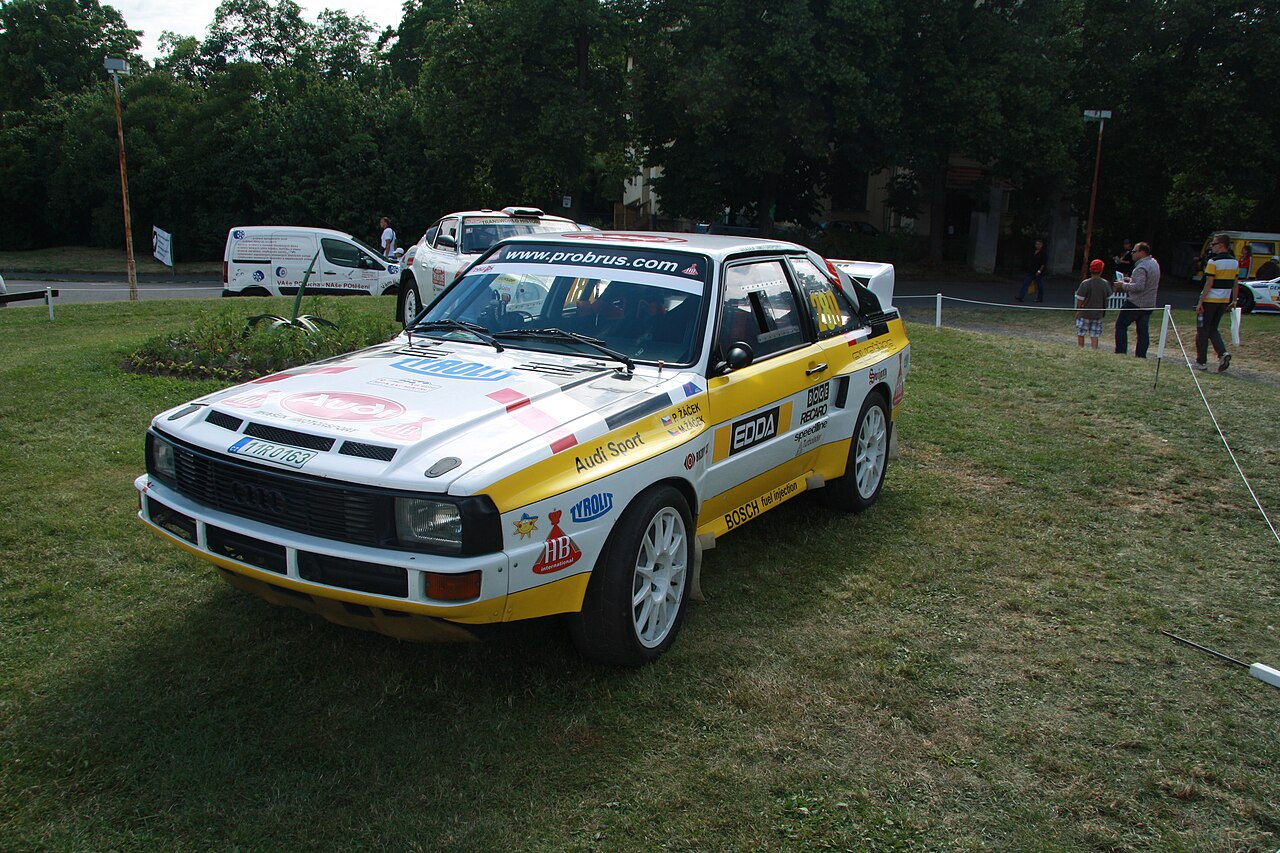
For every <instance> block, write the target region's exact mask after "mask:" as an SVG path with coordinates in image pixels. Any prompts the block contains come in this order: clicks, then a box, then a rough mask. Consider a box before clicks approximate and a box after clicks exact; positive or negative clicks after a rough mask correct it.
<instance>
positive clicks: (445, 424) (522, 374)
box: [153, 335, 692, 494]
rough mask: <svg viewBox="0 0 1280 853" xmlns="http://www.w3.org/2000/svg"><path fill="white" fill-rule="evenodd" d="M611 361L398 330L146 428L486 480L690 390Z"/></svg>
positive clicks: (381, 472) (445, 482)
mask: <svg viewBox="0 0 1280 853" xmlns="http://www.w3.org/2000/svg"><path fill="white" fill-rule="evenodd" d="M620 367H621V365H618V364H616V363H614V362H612V361H609V360H604V359H597V358H595V357H594V356H587V357H583V356H574V355H561V354H552V353H543V352H536V351H531V350H518V349H512V348H507V349H505V350H504V351H503V352H501V353H499V352H497V351H495V350H494V349H493V348H492V347H488V346H482V345H471V344H469V343H461V342H455V341H437V340H431V339H424V338H421V337H418V338H415V339H414V340H413V341H412V342H410V341H409V340H408V338H407V337H406V336H404V335H401V336H400V337H399V338H397V339H395V340H393V341H391V342H389V343H387V344H384V345H381V346H377V347H372V348H370V349H366V350H362V351H360V352H356V353H352V354H350V355H347V356H343V357H340V358H336V359H331V360H329V361H325V362H319V363H316V364H312V365H308V366H306V367H301V368H297V369H293V370H288V371H285V372H283V373H278V374H274V375H272V376H266V377H263V378H261V379H257V380H254V381H252V382H249V383H246V384H244V385H238V386H235V387H232V388H228V389H226V390H223V391H219V392H217V393H214V394H210V395H208V396H205V397H202V398H200V399H198V400H195V401H193V403H191V404H189V405H187V406H185V407H179V408H177V409H174V410H171V411H169V412H164V413H162V414H161V415H159V416H158V417H157V418H156V419H155V420H154V421H153V426H154V427H155V428H156V429H158V430H160V431H161V432H164V433H166V434H168V435H171V436H173V437H175V438H177V439H179V440H182V441H185V442H187V443H189V444H193V445H196V446H198V447H201V448H204V449H206V450H209V451H212V452H215V453H221V454H226V453H229V452H235V451H231V448H232V446H233V445H235V444H236V443H237V442H241V441H243V440H244V439H245V438H246V437H247V436H251V437H255V438H258V439H260V440H262V441H267V442H271V443H275V444H280V445H286V446H288V447H302V448H307V449H311V450H316V451H317V452H316V453H315V455H314V456H312V457H311V458H310V459H308V460H307V461H306V462H305V463H304V464H303V465H302V466H301V467H300V468H299V469H298V470H296V471H293V472H292V473H298V474H303V475H309V476H318V477H325V478H333V479H340V480H343V481H346V482H355V483H361V484H366V485H371V486H380V487H391V488H405V489H412V490H418V491H421V490H428V491H433V492H449V491H452V487H453V486H454V484H456V483H458V481H459V480H460V479H461V478H464V477H465V476H466V475H467V474H468V473H469V472H473V471H475V469H476V468H478V467H480V466H485V477H484V479H486V480H489V479H496V478H497V477H500V476H504V475H505V474H507V473H510V472H514V471H516V470H519V469H521V468H523V467H525V466H527V465H529V464H532V463H533V462H536V461H538V460H540V459H544V458H547V457H549V456H551V455H553V454H554V453H558V452H560V451H562V450H566V449H568V448H570V447H574V446H576V445H577V444H580V443H583V442H586V441H589V440H591V439H593V438H596V437H598V436H600V435H603V434H605V433H606V432H608V431H610V430H613V429H618V428H620V427H622V426H624V425H625V424H626V423H628V422H629V421H631V420H639V419H640V418H643V417H645V416H647V415H651V414H653V413H654V411H656V410H657V409H659V408H662V407H665V406H669V405H670V404H671V400H672V399H676V398H681V397H683V396H687V394H688V392H687V391H679V390H678V389H680V388H682V387H688V383H689V381H690V379H691V378H692V377H691V376H690V375H688V374H680V373H672V372H671V371H670V370H667V371H666V373H665V375H664V376H660V375H659V372H658V370H657V369H656V368H646V367H644V366H640V367H638V368H637V370H636V372H635V373H633V374H630V375H628V374H627V373H626V372H625V371H623V370H621V369H619V368H620ZM668 386H670V388H668ZM673 392H674V393H673ZM238 458H241V459H243V458H244V457H243V455H240V456H238ZM245 461H246V462H247V463H249V464H257V465H263V466H265V467H268V468H274V469H279V470H289V469H287V468H285V467H284V466H279V465H275V464H272V463H269V462H262V461H258V460H249V459H245ZM290 467H293V468H296V467H297V466H290ZM483 485H484V484H483V483H480V484H478V486H477V484H476V483H472V484H470V487H469V488H466V489H462V490H461V491H458V492H456V493H458V494H467V493H471V490H472V488H477V487H478V488H483Z"/></svg>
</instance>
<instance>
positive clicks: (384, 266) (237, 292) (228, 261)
mask: <svg viewBox="0 0 1280 853" xmlns="http://www.w3.org/2000/svg"><path fill="white" fill-rule="evenodd" d="M312 258H315V267H314V268H313V269H312V271H311V278H310V279H308V281H307V293H314V294H321V293H327V294H357V295H373V296H382V295H383V294H386V293H395V292H396V291H397V289H398V285H399V279H400V265H399V264H398V263H396V262H394V261H389V260H387V259H386V258H384V257H382V255H380V254H378V250H377V249H375V248H373V247H372V246H369V245H367V244H365V243H362V242H360V241H359V240H357V239H356V238H355V237H352V236H351V235H350V234H344V233H342V232H341V231H332V230H330V229H328V228H306V227H302V226H292V225H243V226H237V227H235V228H232V229H231V231H229V232H228V233H227V248H226V252H225V253H224V254H223V256H222V295H223V296H291V295H293V294H295V293H297V292H298V287H299V286H300V285H301V284H302V277H303V276H304V275H306V272H307V265H308V264H310V263H311V260H312Z"/></svg>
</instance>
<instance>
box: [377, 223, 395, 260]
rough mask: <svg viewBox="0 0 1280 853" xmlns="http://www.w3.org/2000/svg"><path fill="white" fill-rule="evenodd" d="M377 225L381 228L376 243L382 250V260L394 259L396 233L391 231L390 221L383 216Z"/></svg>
mask: <svg viewBox="0 0 1280 853" xmlns="http://www.w3.org/2000/svg"><path fill="white" fill-rule="evenodd" d="M378 224H379V225H381V226H382V237H381V238H380V240H379V241H378V247H379V248H380V249H381V250H382V256H383V257H384V258H392V257H395V255H394V252H395V250H396V232H394V231H392V230H391V220H390V219H387V217H385V216H384V217H382V218H381V219H379V220H378Z"/></svg>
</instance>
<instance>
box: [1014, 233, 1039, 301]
mask: <svg viewBox="0 0 1280 853" xmlns="http://www.w3.org/2000/svg"><path fill="white" fill-rule="evenodd" d="M1044 265H1045V255H1044V241H1043V240H1036V249H1035V251H1034V252H1032V253H1031V257H1030V258H1029V259H1028V260H1027V277H1026V278H1024V279H1023V280H1022V287H1021V289H1019V290H1018V295H1017V296H1016V297H1014V298H1015V299H1017V300H1018V301H1019V302H1021V301H1022V300H1023V299H1025V298H1026V296H1027V288H1029V287H1030V286H1031V282H1032V281H1034V282H1035V283H1036V302H1044Z"/></svg>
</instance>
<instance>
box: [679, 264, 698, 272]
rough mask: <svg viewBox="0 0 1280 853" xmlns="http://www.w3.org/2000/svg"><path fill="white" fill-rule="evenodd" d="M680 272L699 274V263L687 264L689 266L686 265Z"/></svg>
mask: <svg viewBox="0 0 1280 853" xmlns="http://www.w3.org/2000/svg"><path fill="white" fill-rule="evenodd" d="M680 272H682V273H684V274H685V275H697V274H698V265H697V264H689V266H687V267H685V268H684V269H682V270H680Z"/></svg>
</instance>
